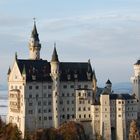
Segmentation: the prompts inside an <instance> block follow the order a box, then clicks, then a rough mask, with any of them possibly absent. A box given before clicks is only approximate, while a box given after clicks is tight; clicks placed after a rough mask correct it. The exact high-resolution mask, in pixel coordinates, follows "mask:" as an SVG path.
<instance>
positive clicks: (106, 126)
mask: <svg viewBox="0 0 140 140" xmlns="http://www.w3.org/2000/svg"><path fill="white" fill-rule="evenodd" d="M100 103H101V106H100V111H101V112H100V113H101V115H100V135H101V136H102V137H103V139H104V140H111V122H110V100H109V94H108V93H106V92H105V93H103V94H102V95H101V96H100Z"/></svg>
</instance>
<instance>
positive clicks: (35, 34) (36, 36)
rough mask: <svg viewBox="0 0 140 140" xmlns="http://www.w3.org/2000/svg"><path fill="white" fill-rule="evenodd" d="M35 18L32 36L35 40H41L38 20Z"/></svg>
mask: <svg viewBox="0 0 140 140" xmlns="http://www.w3.org/2000/svg"><path fill="white" fill-rule="evenodd" d="M33 19H34V26H33V30H32V34H31V37H32V38H34V39H35V41H39V37H38V32H37V28H36V21H35V18H33Z"/></svg>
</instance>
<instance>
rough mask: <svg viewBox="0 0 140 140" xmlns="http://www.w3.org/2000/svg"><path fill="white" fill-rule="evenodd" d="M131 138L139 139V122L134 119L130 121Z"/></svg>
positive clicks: (132, 139) (130, 139)
mask: <svg viewBox="0 0 140 140" xmlns="http://www.w3.org/2000/svg"><path fill="white" fill-rule="evenodd" d="M129 140H139V131H138V128H137V122H136V121H134V120H132V122H131V123H130V132H129Z"/></svg>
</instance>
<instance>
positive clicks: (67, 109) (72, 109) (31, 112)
mask: <svg viewBox="0 0 140 140" xmlns="http://www.w3.org/2000/svg"><path fill="white" fill-rule="evenodd" d="M56 110H57V108H56ZM70 110H71V111H74V108H69V107H67V108H62V111H70ZM41 112H42V109H38V113H41ZM43 112H44V113H47V112H48V113H50V112H52V110H51V109H50V108H49V109H48V110H47V109H44V110H43ZM28 114H33V110H28Z"/></svg>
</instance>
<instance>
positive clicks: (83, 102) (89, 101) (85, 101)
mask: <svg viewBox="0 0 140 140" xmlns="http://www.w3.org/2000/svg"><path fill="white" fill-rule="evenodd" d="M85 103H87V100H79V104H85ZM90 103H91V100H88V104H90Z"/></svg>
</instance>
